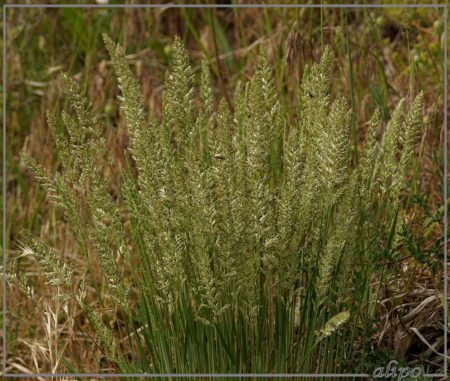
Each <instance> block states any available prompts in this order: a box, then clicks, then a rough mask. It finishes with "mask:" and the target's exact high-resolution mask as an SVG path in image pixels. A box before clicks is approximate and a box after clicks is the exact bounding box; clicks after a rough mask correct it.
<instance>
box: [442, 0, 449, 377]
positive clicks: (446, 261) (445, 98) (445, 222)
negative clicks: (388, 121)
mask: <svg viewBox="0 0 450 381" xmlns="http://www.w3.org/2000/svg"><path fill="white" fill-rule="evenodd" d="M447 13H448V8H447V7H446V8H445V9H444V306H443V308H444V373H445V375H446V376H447V378H448V360H447V356H448V338H447V335H448V304H447V292H448V289H447V287H448V284H447V282H448V258H447V230H448V217H447V195H448V189H447V186H448V173H447V171H448V168H447V158H448V156H447V154H448V152H447V149H448V147H447V141H448V140H447V139H448V131H447V81H448V78H447V50H448V47H447V45H448V39H447V37H448V36H447Z"/></svg>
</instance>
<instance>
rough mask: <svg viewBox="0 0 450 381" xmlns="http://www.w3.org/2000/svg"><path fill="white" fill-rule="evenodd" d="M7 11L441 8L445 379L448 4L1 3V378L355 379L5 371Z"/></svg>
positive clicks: (327, 375) (292, 375)
mask: <svg viewBox="0 0 450 381" xmlns="http://www.w3.org/2000/svg"><path fill="white" fill-rule="evenodd" d="M8 8H359V9H361V8H363V9H364V8H442V9H444V106H443V107H444V126H443V127H444V179H443V180H444V218H443V220H444V221H443V222H444V303H443V304H444V306H443V308H444V374H424V375H423V376H424V377H429V378H438V377H445V378H448V362H447V361H445V358H446V356H447V353H448V340H447V335H448V311H447V310H448V303H447V291H448V287H447V286H448V285H447V281H448V279H447V278H448V258H447V247H448V245H447V229H448V218H447V194H448V189H447V185H448V184H447V183H448V174H447V171H448V168H447V154H448V152H447V141H448V140H447V139H448V131H447V50H448V49H447V45H448V35H447V24H448V22H447V11H448V4H447V3H445V4H173V3H171V4H3V19H2V20H3V94H2V95H3V110H2V112H3V131H2V136H3V142H2V147H3V166H2V179H3V184H2V185H3V186H2V193H3V195H2V196H3V208H2V218H3V224H2V234H3V239H2V254H3V279H2V281H3V303H2V305H3V327H2V329H3V343H2V344H3V358H2V373H1V374H2V376H3V377H5V378H21V377H43V378H51V377H98V378H107V377H108V378H122V377H141V378H169V377H178V378H188V377H193V378H196V377H211V378H216V377H222V378H233V377H242V378H250V377H254V378H276V377H277V378H278V377H279V378H289V377H290V378H306V377H309V378H319V377H323V378H331V377H357V378H368V377H370V376H369V374H366V373H359V374H358V373H355V374H353V373H342V374H335V373H325V374H306V373H280V374H276V373H272V374H270V373H269V374H264V373H241V374H239V373H236V374H233V373H206V374H202V373H163V374H156V373H155V374H146V373H30V374H28V373H5V370H6V312H7V311H6V240H5V239H4V237H6V26H7V24H6V10H7V9H8Z"/></svg>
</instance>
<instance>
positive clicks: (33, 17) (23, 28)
mask: <svg viewBox="0 0 450 381" xmlns="http://www.w3.org/2000/svg"><path fill="white" fill-rule="evenodd" d="M103 32H107V33H108V34H109V35H110V36H111V38H112V39H113V40H115V41H118V42H120V43H121V45H122V46H124V47H125V49H126V51H127V52H130V53H132V54H130V55H128V56H127V59H128V61H129V63H130V64H131V65H132V67H133V68H134V70H135V72H136V73H137V75H138V77H139V80H140V83H141V84H142V90H143V95H144V99H145V101H146V107H148V108H149V109H152V110H153V111H154V112H156V113H158V112H159V110H161V107H160V105H161V95H162V84H163V81H164V73H165V70H166V69H167V67H168V64H169V61H170V53H171V51H170V42H171V40H172V38H173V36H174V35H176V34H177V35H180V36H181V38H182V40H183V41H184V42H185V44H186V46H187V49H188V52H189V56H190V57H191V59H192V60H193V66H194V71H195V72H198V71H199V69H200V59H201V56H202V54H206V55H207V57H208V60H209V62H210V64H211V66H212V72H213V82H214V84H215V86H214V88H215V91H216V92H217V94H216V95H217V96H218V97H220V96H223V97H225V99H229V98H230V97H231V96H232V94H233V89H234V87H235V85H236V82H237V81H238V80H240V79H248V78H249V76H250V74H251V73H252V72H253V70H254V67H255V65H256V62H257V55H258V54H257V53H258V49H257V46H258V42H261V41H264V42H265V44H266V45H267V46H268V54H269V60H270V61H271V62H272V63H274V64H275V68H276V70H275V84H276V88H277V90H278V92H279V94H280V102H281V103H282V104H283V105H284V107H285V108H286V109H289V108H292V106H293V102H295V99H294V98H295V97H293V94H295V91H296V89H297V87H298V83H299V79H300V78H301V75H302V73H303V70H304V68H305V65H306V64H310V63H311V62H312V61H317V60H318V59H319V57H320V56H321V54H322V51H323V46H324V45H327V44H328V45H330V46H331V48H332V50H333V54H334V56H335V57H337V61H336V65H337V68H338V70H337V72H338V73H340V75H339V76H333V85H332V86H333V88H334V89H337V88H339V90H340V91H342V90H343V91H345V92H346V93H347V94H348V98H349V99H351V102H352V105H353V107H354V108H353V110H354V113H353V115H352V126H353V138H354V144H355V145H359V144H360V143H361V142H362V141H363V139H364V136H365V131H366V126H367V122H368V120H369V119H370V117H371V116H372V114H373V111H374V110H375V109H376V108H378V109H379V110H381V111H382V117H383V119H384V120H385V121H386V120H388V118H389V116H390V115H389V110H393V109H394V106H395V104H396V103H397V102H398V100H399V99H400V98H401V97H402V96H404V95H406V94H417V93H418V90H419V89H420V90H423V91H424V100H425V101H424V103H425V105H426V110H425V111H426V115H427V118H428V119H427V121H426V124H425V129H424V130H423V134H422V139H421V144H420V148H419V160H417V161H414V163H412V171H411V173H410V176H409V180H410V183H409V184H410V191H409V192H408V194H407V199H406V203H405V205H406V206H405V223H404V224H403V225H402V235H403V239H402V241H401V244H399V245H398V246H397V247H396V249H395V253H394V258H395V259H394V260H391V259H389V263H384V265H386V266H387V267H388V268H389V269H390V273H391V276H392V278H391V279H387V281H386V282H385V284H384V286H383V289H382V290H381V297H380V301H379V303H378V308H377V317H378V321H377V322H375V325H374V327H373V331H372V332H367V334H368V335H370V337H371V338H372V341H371V342H372V346H371V347H370V348H368V349H367V350H368V351H370V352H374V353H375V354H374V357H373V364H377V363H379V362H380V361H381V363H383V361H384V360H383V358H385V359H389V358H391V357H395V358H399V359H401V360H402V361H404V362H408V363H410V364H415V363H420V364H427V365H429V366H430V369H431V370H432V371H435V372H439V371H440V370H441V369H442V364H443V360H442V357H440V356H436V354H435V353H434V351H433V350H432V349H430V348H429V347H428V346H427V344H425V343H424V342H423V340H422V339H421V338H420V337H418V336H417V335H416V334H415V333H414V330H413V329H412V328H416V329H417V330H418V331H419V332H421V333H422V335H423V336H424V338H426V339H427V341H428V342H429V343H431V344H434V345H435V349H436V350H437V351H438V352H442V348H443V345H442V342H443V319H442V306H441V303H442V298H441V297H440V290H441V289H442V277H441V271H442V267H441V264H442V261H443V229H442V223H441V221H442V218H443V213H444V210H443V207H442V205H443V199H442V195H443V182H442V179H443V163H444V156H443V145H442V142H443V129H442V128H443V112H442V108H443V86H442V76H443V71H442V69H443V68H442V62H443V18H442V10H435V9H427V10H425V9H420V10H413V9H408V10H399V9H395V10H375V9H371V10H339V9H326V10H322V11H321V10H319V9H314V10H312V9H310V10H309V9H266V10H262V9H241V10H224V9H215V10H205V9H200V10H188V9H185V10H183V9H145V10H144V9H139V10H138V9H135V10H133V9H128V10H125V9H114V10H106V9H98V10H89V11H88V10H83V9H54V10H53V9H47V10H42V9H36V10H25V9H15V10H13V9H10V10H8V40H7V44H8V45H7V49H8V57H7V58H8V60H7V68H8V73H7V77H8V81H7V89H6V90H7V106H8V115H7V118H8V119H7V126H8V128H7V153H6V154H7V171H8V179H7V180H8V182H7V198H8V208H7V237H6V238H7V242H6V243H7V248H8V253H9V256H10V258H16V257H17V256H18V254H20V250H19V248H18V247H17V245H15V242H16V239H17V235H18V233H19V232H20V231H21V230H22V229H23V228H27V229H29V230H31V231H33V232H34V233H35V234H37V235H40V237H41V238H43V239H44V240H45V241H46V242H48V243H49V244H50V245H51V246H52V247H55V248H57V249H58V251H60V252H61V253H62V255H63V256H65V257H67V258H68V259H70V261H71V262H73V263H75V264H76V267H77V269H83V270H82V271H80V274H78V275H79V276H82V275H86V274H89V276H91V277H93V278H94V279H95V277H96V276H99V273H100V271H97V269H96V268H95V266H96V265H95V263H89V262H86V261H85V259H84V258H83V257H81V256H80V255H78V253H77V250H75V247H76V243H75V241H74V237H73V236H72V235H71V233H70V230H69V229H68V228H67V227H66V226H65V224H64V222H63V221H62V219H61V215H60V213H59V212H58V211H56V210H55V209H54V208H53V207H52V206H51V205H50V204H49V203H48V202H47V201H46V195H45V193H44V192H43V191H42V190H41V189H39V188H38V187H36V183H35V182H34V181H33V180H32V178H31V177H30V176H29V173H28V172H27V171H25V169H24V167H23V165H22V164H21V162H20V159H19V152H22V151H25V152H27V153H29V154H30V155H31V156H32V157H34V158H35V159H36V160H37V161H38V162H40V163H41V164H43V165H44V166H45V167H46V168H48V169H51V170H54V169H55V166H56V165H57V162H56V161H55V155H54V153H53V149H52V147H53V144H52V143H51V141H52V140H51V138H50V136H49V130H48V126H47V123H46V117H45V111H46V110H51V111H58V110H57V108H58V107H64V103H63V102H60V101H59V99H60V96H61V94H62V91H61V81H60V76H59V73H60V72H61V71H64V72H66V73H68V74H69V75H71V76H74V77H75V78H76V79H78V80H79V81H80V83H81V84H82V88H83V89H84V91H86V93H87V94H88V96H89V98H90V100H92V102H93V103H94V106H95V108H96V109H97V110H99V111H100V112H101V114H100V116H101V119H102V122H103V123H104V124H105V125H107V126H108V129H107V130H106V138H105V139H106V141H105V142H106V146H107V149H108V150H109V151H111V152H113V156H114V157H115V158H116V159H117V160H114V161H113V162H112V163H111V168H110V171H111V176H112V177H114V175H115V174H117V173H118V171H119V170H120V166H122V165H123V164H124V158H123V156H122V153H123V148H124V147H125V146H127V145H128V134H127V131H126V128H125V121H124V119H123V117H120V116H119V110H118V102H116V97H117V95H118V93H117V88H116V83H115V80H114V77H113V76H112V75H111V74H112V68H111V67H110V61H109V57H108V55H107V52H106V49H105V48H104V45H103V41H102V33H103ZM157 116H160V115H157ZM354 152H355V151H354ZM114 191H115V190H114V189H111V192H114ZM10 263H13V262H12V261H10ZM16 263H17V266H19V271H20V272H22V273H24V274H26V275H27V278H29V279H32V282H31V283H30V285H31V286H32V289H31V288H30V292H33V293H34V298H35V300H37V301H40V300H41V302H40V303H35V302H33V301H31V300H30V299H28V298H26V297H25V296H24V295H23V293H20V290H19V288H18V287H17V285H11V286H10V287H9V288H8V290H7V292H8V314H9V316H8V318H9V320H8V340H7V351H8V359H9V360H8V366H9V368H8V370H9V371H10V372H45V371H58V370H59V371H61V370H65V365H64V360H63V358H64V357H65V358H69V359H70V360H71V363H72V364H78V368H77V370H79V371H81V370H82V371H85V372H87V371H96V370H97V369H98V365H99V364H100V366H101V367H102V368H103V369H104V370H105V371H108V366H109V363H108V361H107V359H106V358H105V356H104V354H103V353H102V351H101V349H100V348H98V347H96V346H95V345H93V344H92V339H91V337H90V336H93V335H94V333H93V332H92V330H91V328H90V326H89V324H88V322H87V321H86V319H84V318H83V317H82V314H81V313H80V311H79V310H77V309H74V310H69V311H63V310H62V309H61V304H60V301H58V300H52V301H49V299H48V297H53V296H54V295H53V294H51V291H50V289H49V288H48V287H46V285H45V279H44V276H43V273H42V271H40V270H39V268H38V267H37V266H36V265H35V263H34V262H33V261H31V260H20V261H17V262H16ZM8 271H10V272H11V273H13V272H14V269H8ZM98 283H99V284H101V282H100V281H99V282H98ZM97 293H98V294H100V295H104V296H105V298H108V292H107V290H106V289H101V290H97ZM89 294H91V295H92V294H95V292H94V293H89ZM30 316H34V317H36V318H35V319H33V320H31V321H30V318H29V317H30ZM3 318H4V317H3V316H2V319H3ZM115 320H116V322H117V324H118V325H120V321H121V317H120V316H117V317H116V319H115ZM43 323H44V324H43ZM118 329H119V327H118ZM69 339H70V340H69ZM61 355H64V357H62V356H61ZM385 362H387V361H385ZM102 364H104V366H103V365H102ZM369 368H370V367H369Z"/></svg>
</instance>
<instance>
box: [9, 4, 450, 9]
mask: <svg viewBox="0 0 450 381" xmlns="http://www.w3.org/2000/svg"><path fill="white" fill-rule="evenodd" d="M4 6H5V7H6V8H446V7H447V4H175V3H167V4H5V5H4Z"/></svg>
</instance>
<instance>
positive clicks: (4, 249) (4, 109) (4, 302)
mask: <svg viewBox="0 0 450 381" xmlns="http://www.w3.org/2000/svg"><path fill="white" fill-rule="evenodd" d="M2 20H3V94H2V95H3V110H2V112H3V114H2V115H3V131H2V137H3V142H2V149H3V166H2V180H3V187H2V193H3V194H2V197H3V198H2V204H3V205H2V218H3V220H2V234H3V235H2V238H3V239H2V250H3V290H2V291H3V328H2V329H3V359H2V373H3V374H4V373H5V369H6V239H5V237H6V8H5V7H4V8H3V19H2Z"/></svg>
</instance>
